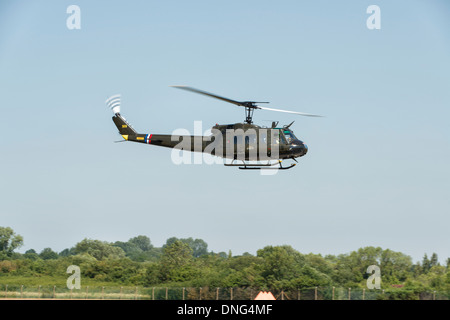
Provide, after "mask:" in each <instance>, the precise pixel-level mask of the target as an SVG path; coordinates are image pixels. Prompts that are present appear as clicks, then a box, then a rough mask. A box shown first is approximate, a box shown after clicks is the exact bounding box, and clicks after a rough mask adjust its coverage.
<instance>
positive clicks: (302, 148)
mask: <svg viewBox="0 0 450 320" xmlns="http://www.w3.org/2000/svg"><path fill="white" fill-rule="evenodd" d="M291 150H292V151H293V152H294V154H295V157H301V156H304V155H305V154H306V153H307V152H308V147H307V146H306V144H304V143H303V142H301V141H298V142H297V143H295V144H294V145H293V146H292V148H291Z"/></svg>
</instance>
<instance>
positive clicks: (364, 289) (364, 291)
mask: <svg viewBox="0 0 450 320" xmlns="http://www.w3.org/2000/svg"><path fill="white" fill-rule="evenodd" d="M365 298H366V288H363V298H362V299H363V300H365Z"/></svg>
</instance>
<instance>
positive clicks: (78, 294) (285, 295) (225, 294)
mask: <svg viewBox="0 0 450 320" xmlns="http://www.w3.org/2000/svg"><path fill="white" fill-rule="evenodd" d="M260 291H271V292H272V294H273V295H274V297H275V298H276V299H277V300H450V292H438V291H424V292H415V291H411V290H407V289H391V288H389V289H386V290H376V289H371V290H369V289H361V288H342V287H314V288H300V289H290V290H260V289H257V288H248V287H247V288H240V287H235V288H209V287H201V288H192V287H189V288H187V287H150V288H146V287H128V286H127V287H125V286H124V287H89V286H84V287H81V288H80V289H78V290H77V289H73V290H69V289H67V287H57V286H38V287H27V286H24V285H21V286H17V285H12V286H8V285H1V284H0V299H78V300H80V299H96V300H99V299H108V300H111V299H115V300H253V299H254V298H255V297H256V295H257V294H258V293H259V292H260Z"/></svg>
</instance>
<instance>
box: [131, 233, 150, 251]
mask: <svg viewBox="0 0 450 320" xmlns="http://www.w3.org/2000/svg"><path fill="white" fill-rule="evenodd" d="M128 242H129V243H132V244H134V245H136V246H137V247H138V248H139V249H141V250H142V251H150V250H152V249H153V245H152V244H151V242H150V238H149V237H147V236H137V237H134V238H131V239H130V240H128Z"/></svg>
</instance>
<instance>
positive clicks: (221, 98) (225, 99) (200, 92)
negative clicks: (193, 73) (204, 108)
mask: <svg viewBox="0 0 450 320" xmlns="http://www.w3.org/2000/svg"><path fill="white" fill-rule="evenodd" d="M171 87H173V88H178V89H183V90H187V91H191V92H195V93H199V94H203V95H205V96H208V97H211V98H216V99H219V100H222V101H225V102H229V103H232V104H235V105H237V106H244V107H245V104H244V103H243V102H239V101H236V100H232V99H228V98H224V97H221V96H218V95H216V94H213V93H209V92H206V91H203V90H199V89H195V88H192V87H188V86H171Z"/></svg>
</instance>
